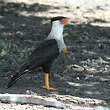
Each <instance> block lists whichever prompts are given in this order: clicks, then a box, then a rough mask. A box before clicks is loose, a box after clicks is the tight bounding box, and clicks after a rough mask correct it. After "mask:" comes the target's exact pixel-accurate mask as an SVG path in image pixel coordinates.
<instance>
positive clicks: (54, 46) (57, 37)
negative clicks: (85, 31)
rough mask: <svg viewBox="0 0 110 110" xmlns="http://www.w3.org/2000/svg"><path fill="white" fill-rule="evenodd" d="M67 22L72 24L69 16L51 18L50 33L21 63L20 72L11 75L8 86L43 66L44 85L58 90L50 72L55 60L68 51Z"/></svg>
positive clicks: (47, 88)
mask: <svg viewBox="0 0 110 110" xmlns="http://www.w3.org/2000/svg"><path fill="white" fill-rule="evenodd" d="M66 24H71V23H70V20H69V18H67V17H64V16H57V17H53V18H51V25H52V27H51V31H50V33H49V35H48V36H47V38H46V39H45V40H43V41H42V42H41V43H40V44H39V46H37V47H36V48H35V49H34V50H33V51H32V53H31V54H30V55H29V57H28V58H27V60H26V61H25V62H24V63H23V64H22V65H21V67H20V69H19V72H17V73H15V74H14V75H13V76H12V77H11V79H10V81H9V82H8V85H7V87H8V88H10V87H11V86H13V84H15V83H16V81H17V80H18V79H19V78H20V77H21V76H22V75H24V74H26V73H28V72H32V71H33V70H35V69H36V68H38V67H42V69H43V72H44V86H42V87H43V88H44V89H46V90H56V89H55V88H52V87H50V84H49V74H50V71H51V67H52V64H53V62H54V61H55V60H56V59H57V57H58V56H59V55H60V54H61V53H66V52H67V50H68V48H67V46H66V44H65V42H64V38H63V30H64V26H65V25H66Z"/></svg>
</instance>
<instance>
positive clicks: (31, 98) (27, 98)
mask: <svg viewBox="0 0 110 110" xmlns="http://www.w3.org/2000/svg"><path fill="white" fill-rule="evenodd" d="M0 102H2V103H10V102H14V103H20V104H37V105H43V106H50V107H56V108H70V109H72V110H98V108H104V107H101V106H95V107H94V106H92V107H90V106H89V105H88V106H87V105H78V104H65V103H63V102H60V101H57V100H55V99H53V98H47V97H41V96H36V95H25V94H22V95H21V94H0ZM68 110H69V109H68ZM106 110H110V109H109V108H106Z"/></svg>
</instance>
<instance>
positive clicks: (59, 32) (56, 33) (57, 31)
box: [47, 21, 66, 51]
mask: <svg viewBox="0 0 110 110" xmlns="http://www.w3.org/2000/svg"><path fill="white" fill-rule="evenodd" d="M63 28H64V25H63V24H60V22H59V21H54V22H53V23H52V29H51V32H50V34H49V35H48V37H47V39H55V40H56V41H57V44H58V47H59V51H62V50H63V49H64V48H65V46H66V45H65V43H64V39H63Z"/></svg>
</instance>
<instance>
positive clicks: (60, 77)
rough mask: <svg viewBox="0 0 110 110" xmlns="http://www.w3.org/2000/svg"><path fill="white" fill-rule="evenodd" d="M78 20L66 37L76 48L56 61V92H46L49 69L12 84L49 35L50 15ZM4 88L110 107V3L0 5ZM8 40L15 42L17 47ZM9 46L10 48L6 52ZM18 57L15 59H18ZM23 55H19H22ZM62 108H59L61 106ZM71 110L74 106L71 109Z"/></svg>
mask: <svg viewBox="0 0 110 110" xmlns="http://www.w3.org/2000/svg"><path fill="white" fill-rule="evenodd" d="M59 15H62V16H67V17H69V18H71V19H72V20H74V19H75V20H78V21H79V24H78V25H75V26H65V32H64V36H65V42H66V44H67V45H69V46H70V47H71V48H70V49H69V50H68V52H67V54H62V55H60V56H59V58H58V59H57V60H56V61H55V63H54V65H53V67H52V70H51V76H50V82H51V85H52V86H53V87H55V88H57V90H56V91H46V90H44V89H42V88H41V86H42V85H43V73H42V71H41V70H40V69H39V70H36V71H34V72H33V73H31V74H26V75H24V77H22V78H21V79H20V80H19V81H18V82H17V83H16V84H15V85H14V86H13V87H12V88H9V89H7V88H6V85H7V82H8V80H9V79H10V77H11V75H12V74H14V72H15V71H16V69H17V68H18V66H19V65H20V64H21V63H22V62H23V61H24V59H25V58H26V56H28V54H29V52H30V50H31V49H32V48H33V47H34V45H36V44H37V43H38V42H39V41H42V40H43V39H44V38H46V36H47V35H48V33H49V31H50V28H51V25H50V17H54V16H59ZM0 37H1V39H0V43H1V45H0V46H1V48H3V50H0V51H1V54H0V59H1V62H0V68H1V70H0V83H1V85H0V93H15V94H17V93H19V94H26V93H28V92H30V93H32V94H36V95H41V96H49V97H52V98H55V99H57V100H60V101H62V102H65V103H70V104H90V105H103V106H110V7H109V6H107V5H105V6H100V5H97V6H95V7H89V6H88V7H87V6H85V5H83V6H82V5H81V6H72V5H66V4H65V3H64V4H61V3H52V2H46V1H45V2H42V1H41V0H39V1H37V2H36V3H34V4H27V3H19V4H18V3H16V4H13V3H8V4H4V3H1V4H0ZM3 42H9V44H10V43H11V44H10V45H11V46H8V45H5V43H3ZM6 50H9V52H6ZM13 59H14V60H13ZM18 59H19V60H18ZM0 107H1V108H0V109H1V110H5V109H8V110H20V109H21V110H25V109H27V110H35V109H37V110H53V109H55V108H48V107H44V106H41V105H40V106H36V105H29V104H27V105H21V104H3V103H0ZM55 110H56V109H55ZM68 110H69V109H68Z"/></svg>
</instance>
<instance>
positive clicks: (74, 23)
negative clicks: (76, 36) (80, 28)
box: [67, 20, 78, 25]
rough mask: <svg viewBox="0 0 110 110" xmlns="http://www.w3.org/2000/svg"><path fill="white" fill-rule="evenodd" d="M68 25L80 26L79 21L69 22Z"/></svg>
mask: <svg viewBox="0 0 110 110" xmlns="http://www.w3.org/2000/svg"><path fill="white" fill-rule="evenodd" d="M67 24H69V25H76V24H78V21H71V20H69V21H68V23H67Z"/></svg>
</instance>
